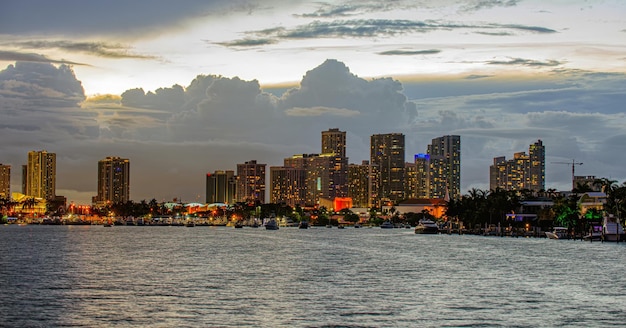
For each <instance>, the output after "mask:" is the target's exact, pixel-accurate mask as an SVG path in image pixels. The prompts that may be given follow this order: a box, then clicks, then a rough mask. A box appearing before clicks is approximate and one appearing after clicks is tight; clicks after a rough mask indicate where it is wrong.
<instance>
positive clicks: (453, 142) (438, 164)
mask: <svg viewBox="0 0 626 328" xmlns="http://www.w3.org/2000/svg"><path fill="white" fill-rule="evenodd" d="M427 153H428V155H429V157H430V158H429V161H430V167H429V170H430V172H429V173H430V178H429V180H430V181H429V184H430V185H429V192H430V196H429V197H428V198H445V197H450V198H452V199H459V198H460V197H461V136H458V135H447V136H443V137H439V138H435V139H432V142H431V144H430V145H428V150H427Z"/></svg>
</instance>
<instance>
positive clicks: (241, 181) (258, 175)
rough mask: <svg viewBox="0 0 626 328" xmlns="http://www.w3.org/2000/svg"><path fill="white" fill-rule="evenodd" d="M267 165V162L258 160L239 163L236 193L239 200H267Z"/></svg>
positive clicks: (262, 201)
mask: <svg viewBox="0 0 626 328" xmlns="http://www.w3.org/2000/svg"><path fill="white" fill-rule="evenodd" d="M266 166H267V165H266V164H258V163H257V162H256V161H248V162H245V163H243V164H237V190H236V192H235V194H236V198H237V201H238V202H254V201H259V202H261V203H264V202H265V167H266Z"/></svg>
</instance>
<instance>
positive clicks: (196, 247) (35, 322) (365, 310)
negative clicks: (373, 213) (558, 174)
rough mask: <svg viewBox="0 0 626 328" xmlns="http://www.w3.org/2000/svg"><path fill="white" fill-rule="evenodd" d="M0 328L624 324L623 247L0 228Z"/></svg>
mask: <svg viewBox="0 0 626 328" xmlns="http://www.w3.org/2000/svg"><path fill="white" fill-rule="evenodd" d="M0 247H2V252H1V254H0V285H1V289H0V323H1V324H0V326H1V325H6V326H9V327H28V326H35V327H50V326H56V327H58V326H86V327H107V326H111V327H120V326H122V327H123V326H151V327H181V326H193V327H197V326H220V327H228V326H264V327H278V326H281V327H320V326H343V327H429V326H431V327H441V326H453V327H458V326H496V327H497V326H501V327H510V326H517V327H538V326H545V327H556V326H565V327H570V326H580V327H590V326H600V327H606V326H623V324H624V322H626V311H624V304H626V297H625V296H624V293H625V290H626V275H625V274H624V270H623V268H624V263H625V260H626V244H603V243H599V242H597V243H588V242H582V241H555V240H548V239H525V238H498V237H477V236H458V235H451V236H448V235H416V234H414V233H413V231H412V230H407V229H379V228H372V229H367V228H363V229H351V228H347V229H343V230H340V229H326V228H317V229H316V228H312V229H306V230H301V229H297V228H281V229H280V230H278V231H268V230H264V229H254V228H244V229H233V228H225V227H219V228H217V227H195V228H185V227H125V226H117V227H112V228H104V227H102V226H13V225H12V226H0Z"/></svg>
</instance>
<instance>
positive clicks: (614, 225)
mask: <svg viewBox="0 0 626 328" xmlns="http://www.w3.org/2000/svg"><path fill="white" fill-rule="evenodd" d="M602 240H604V241H618V242H619V241H626V234H624V228H623V227H622V225H621V224H620V222H619V220H618V219H617V218H616V217H614V216H613V214H609V216H605V217H604V219H602Z"/></svg>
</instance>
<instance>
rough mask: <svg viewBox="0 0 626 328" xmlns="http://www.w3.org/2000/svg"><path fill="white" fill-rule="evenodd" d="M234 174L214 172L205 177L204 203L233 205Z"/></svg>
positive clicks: (232, 172) (220, 171) (231, 172)
mask: <svg viewBox="0 0 626 328" xmlns="http://www.w3.org/2000/svg"><path fill="white" fill-rule="evenodd" d="M236 185H237V183H236V177H235V172H234V171H232V170H230V171H229V170H227V171H222V170H219V171H215V172H214V173H213V174H211V173H207V175H206V202H207V203H224V204H233V203H234V201H235V189H236Z"/></svg>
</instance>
